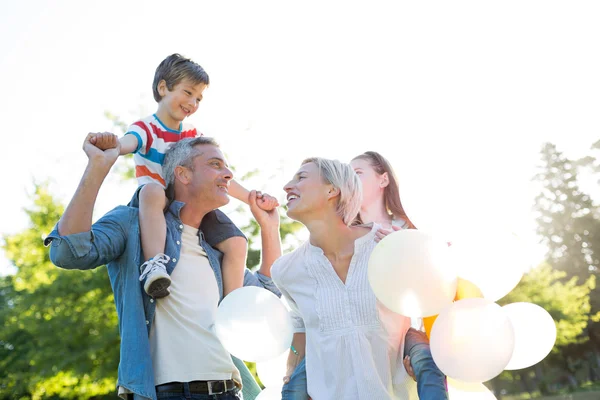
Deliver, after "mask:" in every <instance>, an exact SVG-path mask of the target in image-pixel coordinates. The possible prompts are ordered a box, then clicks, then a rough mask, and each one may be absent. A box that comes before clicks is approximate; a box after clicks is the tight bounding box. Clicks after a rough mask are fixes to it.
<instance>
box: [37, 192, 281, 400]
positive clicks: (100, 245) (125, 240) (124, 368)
mask: <svg viewBox="0 0 600 400" xmlns="http://www.w3.org/2000/svg"><path fill="white" fill-rule="evenodd" d="M183 206H184V203H182V202H178V201H174V202H172V203H171V205H170V206H169V208H168V210H167V211H166V212H165V218H166V222H167V241H166V246H165V253H166V254H167V255H168V256H169V257H171V260H170V262H169V263H168V264H167V272H168V273H169V274H171V273H172V272H173V269H174V268H175V266H176V265H177V260H178V259H179V253H180V246H181V232H182V230H183V223H182V222H181V218H180V211H181V208H182V207H183ZM57 228H58V226H57V227H55V228H54V230H53V231H52V232H51V233H50V234H49V235H48V237H47V238H46V239H45V241H44V243H45V244H46V245H49V244H51V247H50V259H51V260H52V262H53V263H54V264H55V265H56V266H58V267H61V268H65V269H80V270H85V269H92V268H96V267H98V266H101V265H105V264H106V265H107V269H108V275H109V278H110V283H111V286H112V289H113V292H114V298H115V305H116V308H117V315H118V317H119V334H120V336H121V349H120V361H119V371H118V380H117V386H122V387H124V388H126V389H128V390H130V391H131V392H133V393H134V394H135V396H134V398H136V399H139V398H147V399H153V400H156V390H155V385H154V371H153V368H152V358H151V355H150V341H149V337H148V335H149V333H150V328H151V327H152V321H153V319H154V313H155V311H156V303H155V301H154V299H153V298H151V297H150V296H148V295H147V294H146V293H145V292H144V289H143V286H142V283H141V282H140V281H139V277H140V270H139V266H140V265H141V264H142V260H143V253H142V246H141V242H140V229H139V220H138V209H137V208H135V207H128V206H119V207H116V208H115V209H113V210H112V211H110V212H108V213H107V214H106V215H104V216H103V217H102V218H100V219H99V220H98V221H97V222H96V223H94V224H93V226H92V230H91V231H90V232H82V233H76V234H72V235H67V236H60V235H59V233H58V229H57ZM198 236H199V243H200V245H201V246H202V247H203V248H204V250H205V251H206V254H207V256H208V261H209V263H210V266H211V268H212V269H213V272H214V273H215V277H216V279H217V285H218V287H219V295H220V299H223V277H222V274H221V259H222V256H223V254H222V253H221V252H219V251H218V250H216V249H213V248H212V247H211V246H210V245H209V244H208V243H206V241H205V240H204V235H203V233H202V232H199V235H198ZM244 286H259V287H263V288H265V289H267V290H270V291H271V292H273V293H275V294H276V295H278V296H280V292H279V290H278V289H277V287H276V286H275V284H274V283H273V281H272V280H271V278H268V277H266V276H264V275H261V274H259V273H252V272H250V271H249V270H246V273H245V275H244ZM236 364H238V365H239V363H236Z"/></svg>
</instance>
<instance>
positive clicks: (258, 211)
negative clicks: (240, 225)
mask: <svg viewBox="0 0 600 400" xmlns="http://www.w3.org/2000/svg"><path fill="white" fill-rule="evenodd" d="M262 197H263V194H262V193H261V192H259V191H256V190H252V191H250V194H249V195H248V203H249V204H250V211H252V215H253V216H254V218H255V219H256V222H258V225H260V227H261V229H264V228H267V227H269V226H271V227H275V228H278V227H279V213H278V212H277V208H276V207H275V208H272V209H271V210H265V209H263V208H262V207H261V206H260V205H259V203H260V199H261V198H262ZM269 197H270V196H269Z"/></svg>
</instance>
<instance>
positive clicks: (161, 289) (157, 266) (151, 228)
mask: <svg viewBox="0 0 600 400" xmlns="http://www.w3.org/2000/svg"><path fill="white" fill-rule="evenodd" d="M139 202H140V205H139V209H140V211H139V215H140V235H141V239H142V251H143V253H144V259H145V260H146V262H144V264H143V265H142V267H141V269H142V276H141V277H140V280H143V279H144V278H146V282H145V284H144V290H145V291H146V293H148V294H149V295H150V296H153V297H164V296H167V295H168V294H169V289H168V287H169V286H170V285H171V278H170V277H169V274H168V273H167V270H166V266H165V263H166V262H168V261H169V260H168V258H169V257H168V256H166V255H165V254H164V251H165V242H166V239H167V222H166V220H165V214H164V208H165V205H166V202H167V198H166V196H165V191H164V189H163V188H162V186H160V185H158V184H153V183H150V184H147V185H144V186H143V187H142V189H141V190H140V193H139Z"/></svg>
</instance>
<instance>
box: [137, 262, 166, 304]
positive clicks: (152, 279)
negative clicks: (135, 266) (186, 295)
mask: <svg viewBox="0 0 600 400" xmlns="http://www.w3.org/2000/svg"><path fill="white" fill-rule="evenodd" d="M170 259H171V257H169V256H168V255H166V254H163V253H159V254H157V255H156V256H155V257H154V258H151V259H150V260H148V261H146V262H145V263H143V264H142V266H141V267H140V273H141V275H140V282H141V281H143V280H144V279H146V282H145V283H144V291H145V292H146V293H148V295H149V296H151V297H156V298H160V297H166V296H168V295H169V293H170V292H169V289H168V288H169V286H170V285H171V277H170V276H169V274H168V273H167V266H166V264H167V263H168V262H169V260H170Z"/></svg>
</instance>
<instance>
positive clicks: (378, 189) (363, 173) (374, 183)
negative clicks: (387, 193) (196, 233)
mask: <svg viewBox="0 0 600 400" xmlns="http://www.w3.org/2000/svg"><path fill="white" fill-rule="evenodd" d="M350 165H352V168H354V172H356V174H357V175H358V177H359V178H360V180H361V182H362V187H363V202H362V207H363V208H364V207H368V206H370V205H371V204H374V203H376V202H377V201H379V200H380V199H382V198H383V192H384V190H385V188H386V186H387V185H388V184H389V180H388V176H387V173H384V174H381V175H380V174H378V173H377V172H376V171H375V169H373V167H372V166H371V164H369V161H367V160H363V159H362V158H357V159H355V160H352V161H351V162H350Z"/></svg>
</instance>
